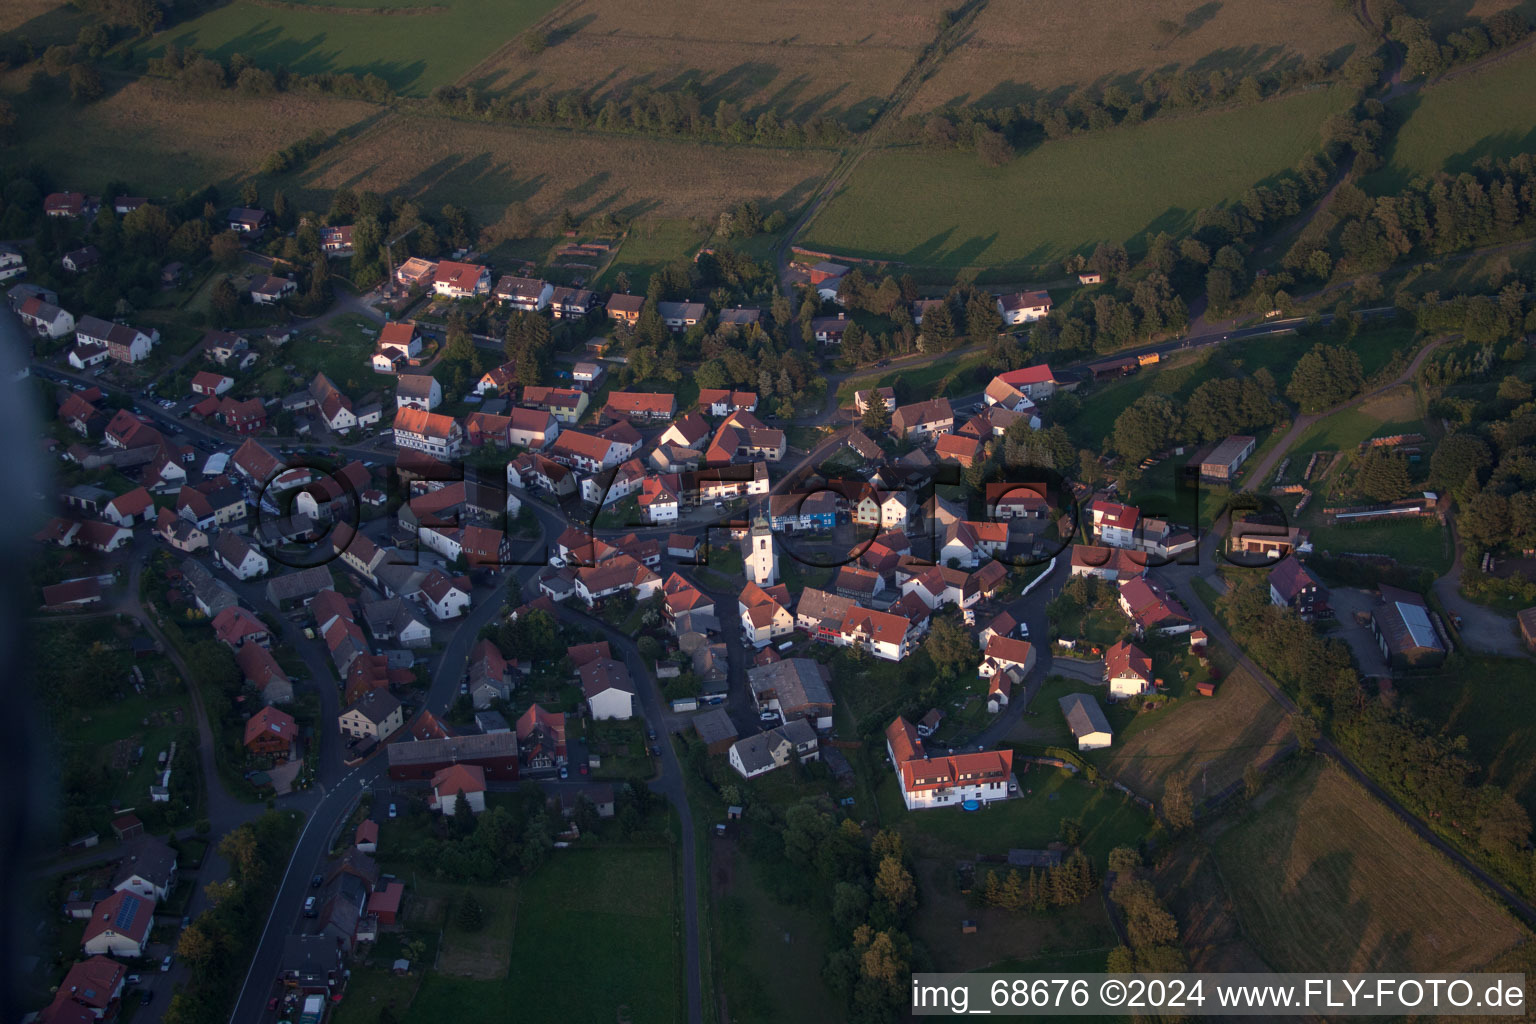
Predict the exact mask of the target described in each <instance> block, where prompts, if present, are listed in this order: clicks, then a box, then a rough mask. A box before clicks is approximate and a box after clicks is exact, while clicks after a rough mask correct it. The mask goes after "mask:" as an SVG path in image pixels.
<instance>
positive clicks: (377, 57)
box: [135, 0, 555, 96]
mask: <svg viewBox="0 0 1536 1024" xmlns="http://www.w3.org/2000/svg"><path fill="white" fill-rule="evenodd" d="M371 6H372V7H375V8H378V7H386V8H387V7H392V6H393V7H401V6H404V5H403V4H397V3H392V2H390V0H385V2H383V3H378V2H371ZM554 7H555V3H554V0H440V2H439V3H438V4H436V5H435V6H430V7H429V6H425V5H421V6H417V5H414V4H413V5H410V8H409V9H407V10H400V11H398V12H384V13H380V12H378V11H374V10H367V9H363V10H359V9H357V8H356V7H353V6H347V7H345V8H344V9H337V8H336V7H333V6H332V5H330V4H325V3H313V4H284V5H283V6H281V7H271V6H267V5H266V4H258V3H253V2H248V0H236V2H235V3H231V4H228V5H226V6H222V7H218V8H215V9H213V10H211V11H209V12H208V13H206V14H204V15H202V16H201V17H198V18H194V19H192V20H191V21H187V22H182V23H181V24H178V25H175V26H174V27H173V28H171V29H170V30H168V31H165V32H161V33H159V34H158V35H157V36H156V37H155V41H154V42H153V43H145V44H141V45H140V46H139V47H138V48H137V50H136V51H135V55H136V56H137V57H138V58H139V59H140V60H142V59H145V58H147V57H151V56H157V55H159V54H160V53H162V52H163V51H164V49H165V47H166V46H167V45H175V46H178V47H180V48H181V49H183V50H186V49H198V50H201V51H203V52H204V53H207V54H208V55H209V56H210V57H216V58H218V59H219V60H222V61H227V60H229V58H230V57H231V56H233V55H234V54H237V53H239V54H243V55H244V56H246V57H249V58H250V59H251V60H252V61H254V62H255V63H256V64H257V65H258V66H261V67H265V68H278V67H286V68H287V69H288V70H290V71H293V72H297V73H298V74H302V75H314V74H321V73H323V72H333V73H338V74H354V75H357V76H359V77H361V76H363V75H370V74H372V75H378V76H379V77H381V78H383V79H384V80H385V81H386V82H388V83H389V84H390V85H391V86H393V87H394V89H395V90H396V91H397V92H399V93H402V94H404V95H407V96H425V95H426V94H427V93H429V92H431V91H432V90H433V89H435V88H436V87H437V86H439V85H446V84H448V83H449V82H452V81H454V80H455V79H457V78H459V76H461V75H463V74H464V72H466V71H468V70H469V69H470V68H472V67H474V66H475V65H476V64H478V63H479V62H480V61H482V60H484V59H485V58H486V57H489V56H490V55H491V54H492V53H493V52H495V50H496V48H497V47H499V46H501V45H502V44H503V43H505V42H507V41H509V40H511V39H513V38H515V37H516V36H517V35H518V34H519V33H521V32H522V31H523V30H524V29H526V28H527V27H529V26H530V25H532V24H533V23H534V22H536V21H538V20H539V19H540V18H542V17H544V15H545V14H547V13H549V11H551V10H553V9H554ZM491 25H494V26H495V28H494V29H493V30H488V29H489V26H491Z"/></svg>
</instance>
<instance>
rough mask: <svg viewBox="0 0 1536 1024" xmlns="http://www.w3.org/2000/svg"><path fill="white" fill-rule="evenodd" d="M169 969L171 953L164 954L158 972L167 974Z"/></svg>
mask: <svg viewBox="0 0 1536 1024" xmlns="http://www.w3.org/2000/svg"><path fill="white" fill-rule="evenodd" d="M170 970H171V954H169V953H167V954H165V959H164V960H161V961H160V973H161V974H168V973H170Z"/></svg>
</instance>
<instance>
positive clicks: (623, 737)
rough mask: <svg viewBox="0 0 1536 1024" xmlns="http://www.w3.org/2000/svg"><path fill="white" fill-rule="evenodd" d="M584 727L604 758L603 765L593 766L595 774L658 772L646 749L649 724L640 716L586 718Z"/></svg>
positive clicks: (632, 775)
mask: <svg viewBox="0 0 1536 1024" xmlns="http://www.w3.org/2000/svg"><path fill="white" fill-rule="evenodd" d="M584 728H585V731H586V738H587V744H588V746H589V748H590V749H591V751H592V753H593V754H596V755H597V756H598V757H601V758H602V760H603V765H602V767H601V768H594V769H593V770H592V777H593V778H596V779H632V778H636V777H640V778H649V777H650V776H651V775H652V774H653V773H654V771H655V769H654V766H653V765H652V764H651V756H650V754H648V753H647V752H646V749H645V725H644V723H643V722H642V721H641V720H640V719H638V718H632V719H629V720H628V721H619V720H617V719H604V720H602V721H586V722H585V725H584Z"/></svg>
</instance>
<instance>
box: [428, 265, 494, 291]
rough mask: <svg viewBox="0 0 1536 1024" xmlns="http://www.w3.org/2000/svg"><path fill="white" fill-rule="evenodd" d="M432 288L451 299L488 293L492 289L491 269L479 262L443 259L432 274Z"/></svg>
mask: <svg viewBox="0 0 1536 1024" xmlns="http://www.w3.org/2000/svg"><path fill="white" fill-rule="evenodd" d="M432 290H433V291H434V292H436V293H437V294H438V295H441V296H443V297H444V298H449V299H467V298H472V297H474V296H476V295H488V294H490V291H491V271H490V268H489V267H482V266H480V265H479V264H477V263H454V262H453V261H451V260H443V261H442V262H441V263H439V264H438V265H437V271H436V272H435V273H434V274H433V275H432Z"/></svg>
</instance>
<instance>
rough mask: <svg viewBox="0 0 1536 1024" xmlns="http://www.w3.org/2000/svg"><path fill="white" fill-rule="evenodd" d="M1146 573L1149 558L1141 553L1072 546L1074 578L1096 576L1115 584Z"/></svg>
mask: <svg viewBox="0 0 1536 1024" xmlns="http://www.w3.org/2000/svg"><path fill="white" fill-rule="evenodd" d="M1146 571H1147V556H1146V555H1145V554H1143V553H1141V552H1137V551H1127V550H1125V549H1123V548H1108V547H1099V546H1097V545H1089V544H1074V545H1072V568H1071V573H1072V575H1073V576H1095V577H1097V578H1099V579H1102V580H1108V581H1110V582H1111V583H1114V582H1117V581H1119V580H1123V579H1129V578H1130V577H1132V576H1140V575H1142V574H1143V573H1145V572H1146Z"/></svg>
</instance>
